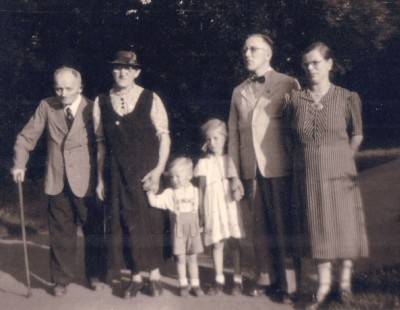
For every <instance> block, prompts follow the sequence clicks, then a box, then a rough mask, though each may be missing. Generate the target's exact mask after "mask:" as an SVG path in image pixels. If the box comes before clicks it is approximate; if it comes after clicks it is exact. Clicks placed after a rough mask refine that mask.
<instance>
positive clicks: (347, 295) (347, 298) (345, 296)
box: [339, 289, 353, 306]
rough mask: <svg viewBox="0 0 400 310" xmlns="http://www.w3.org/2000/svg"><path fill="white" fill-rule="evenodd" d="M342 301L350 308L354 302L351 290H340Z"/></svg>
mask: <svg viewBox="0 0 400 310" xmlns="http://www.w3.org/2000/svg"><path fill="white" fill-rule="evenodd" d="M339 296H340V301H341V302H342V304H343V305H345V306H350V304H351V301H352V300H353V294H352V292H351V290H350V289H340V290H339Z"/></svg>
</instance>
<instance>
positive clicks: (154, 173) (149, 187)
mask: <svg viewBox="0 0 400 310" xmlns="http://www.w3.org/2000/svg"><path fill="white" fill-rule="evenodd" d="M161 173H162V171H160V170H159V169H157V168H155V169H153V170H151V171H150V172H149V173H147V174H146V175H145V176H144V178H143V179H142V183H143V190H145V191H150V192H153V193H157V192H158V189H159V187H160V178H161Z"/></svg>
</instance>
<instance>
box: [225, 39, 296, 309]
mask: <svg viewBox="0 0 400 310" xmlns="http://www.w3.org/2000/svg"><path fill="white" fill-rule="evenodd" d="M272 53H273V43H272V40H271V39H270V38H269V37H267V36H265V35H262V34H251V35H249V36H248V37H247V39H246V41H245V44H244V47H243V59H244V62H245V66H246V68H247V70H248V71H249V72H250V77H249V78H248V79H246V80H245V81H244V82H243V83H241V84H240V85H239V86H237V87H236V88H235V89H234V91H233V94H232V101H231V108H230V115H229V122H228V125H229V146H228V149H229V154H230V156H231V157H232V159H233V161H234V163H235V165H236V168H237V170H238V171H240V175H241V179H242V180H243V185H244V188H245V190H244V192H245V193H246V197H247V198H248V199H249V204H250V209H251V212H252V219H253V223H252V225H251V229H252V234H253V242H254V248H255V256H256V257H255V259H256V269H257V270H256V271H257V275H258V280H257V285H256V286H254V287H253V288H252V289H251V290H250V292H249V293H250V295H253V296H255V295H259V294H260V293H264V292H265V293H267V294H268V293H269V294H270V295H271V297H274V298H275V299H276V300H277V301H279V302H285V303H286V302H290V299H289V296H288V284H287V279H286V273H285V263H284V260H285V255H286V251H285V250H286V241H287V240H286V229H287V225H286V223H287V218H288V214H287V211H288V208H289V207H290V196H291V192H290V180H289V174H290V166H291V164H290V159H289V154H288V150H287V149H286V147H285V135H284V130H283V128H282V122H281V121H282V110H283V104H284V97H285V94H288V93H290V91H291V90H292V89H299V88H300V86H299V84H298V82H297V81H296V80H295V79H294V78H292V77H290V76H287V75H285V74H281V73H278V72H276V71H274V70H273V69H272V67H271V65H270V61H271V57H272ZM232 184H233V188H232V189H233V190H235V189H239V190H241V191H243V186H242V183H241V182H240V180H239V179H235V180H233V183H232Z"/></svg>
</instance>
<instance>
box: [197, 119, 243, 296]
mask: <svg viewBox="0 0 400 310" xmlns="http://www.w3.org/2000/svg"><path fill="white" fill-rule="evenodd" d="M201 129H202V132H203V135H204V137H205V140H206V143H205V145H204V148H205V149H204V150H205V151H206V152H207V156H206V157H205V158H202V159H200V160H199V163H198V164H197V166H196V168H195V176H196V177H199V186H200V208H201V211H202V212H201V213H202V214H203V220H204V244H205V245H206V246H207V245H212V246H213V259H214V267H215V282H214V283H213V285H212V287H211V288H210V290H209V291H208V293H207V294H208V295H217V294H219V293H220V292H222V291H223V288H224V284H225V277H224V274H223V260H224V256H223V254H224V252H223V250H224V241H225V240H228V242H229V245H230V249H231V255H232V261H233V270H234V275H233V280H234V285H233V288H232V291H231V294H232V295H237V294H241V293H242V292H243V285H242V275H241V262H240V260H241V253H240V243H239V239H240V238H242V237H244V230H243V225H242V219H241V213H240V212H239V211H240V209H239V208H238V205H237V203H236V201H235V200H240V199H241V193H240V192H239V191H235V192H232V191H231V187H230V184H229V183H230V179H231V178H233V177H237V172H236V170H235V167H234V164H233V162H232V160H231V158H230V157H229V156H228V155H227V154H226V152H225V146H226V141H227V129H226V125H225V123H224V122H222V121H221V120H218V119H211V120H209V121H208V122H207V123H205V124H204V125H203V126H202V127H201ZM233 197H235V199H234V198H233Z"/></svg>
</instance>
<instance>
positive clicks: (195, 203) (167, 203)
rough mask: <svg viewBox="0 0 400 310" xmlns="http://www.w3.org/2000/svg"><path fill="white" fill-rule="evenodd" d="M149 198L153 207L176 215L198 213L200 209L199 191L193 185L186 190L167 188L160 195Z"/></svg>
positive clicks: (151, 194) (150, 195) (150, 194)
mask: <svg viewBox="0 0 400 310" xmlns="http://www.w3.org/2000/svg"><path fill="white" fill-rule="evenodd" d="M148 197H149V202H150V205H151V206H153V207H155V208H158V209H163V210H169V211H171V212H173V213H175V214H179V213H190V212H193V213H197V211H198V209H199V191H198V188H197V187H195V186H193V185H192V184H191V183H189V186H187V187H185V188H177V189H173V188H167V189H166V190H164V191H163V192H162V193H161V194H159V195H155V194H153V193H149V195H148Z"/></svg>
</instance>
